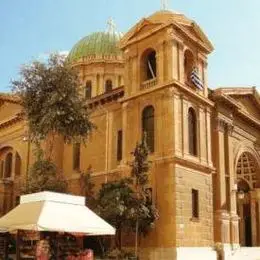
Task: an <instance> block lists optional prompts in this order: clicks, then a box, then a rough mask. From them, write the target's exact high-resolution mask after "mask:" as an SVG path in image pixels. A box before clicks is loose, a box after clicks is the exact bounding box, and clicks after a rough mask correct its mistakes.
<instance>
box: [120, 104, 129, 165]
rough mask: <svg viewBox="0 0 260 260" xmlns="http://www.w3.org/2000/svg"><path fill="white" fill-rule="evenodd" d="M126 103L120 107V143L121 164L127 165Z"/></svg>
mask: <svg viewBox="0 0 260 260" xmlns="http://www.w3.org/2000/svg"><path fill="white" fill-rule="evenodd" d="M127 123H128V102H125V103H123V105H122V131H123V141H122V164H126V163H127V157H128V146H127V138H126V136H128V134H127V130H128V128H129V127H128V124H127Z"/></svg>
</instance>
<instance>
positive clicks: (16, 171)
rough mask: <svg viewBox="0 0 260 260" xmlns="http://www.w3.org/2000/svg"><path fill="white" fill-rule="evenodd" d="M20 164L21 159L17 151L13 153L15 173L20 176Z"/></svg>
mask: <svg viewBox="0 0 260 260" xmlns="http://www.w3.org/2000/svg"><path fill="white" fill-rule="evenodd" d="M21 164H22V160H21V157H20V155H19V154H18V153H16V154H15V175H16V176H20V175H21Z"/></svg>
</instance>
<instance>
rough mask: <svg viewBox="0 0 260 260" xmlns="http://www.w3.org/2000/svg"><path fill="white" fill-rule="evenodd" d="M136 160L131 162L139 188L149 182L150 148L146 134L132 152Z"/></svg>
mask: <svg viewBox="0 0 260 260" xmlns="http://www.w3.org/2000/svg"><path fill="white" fill-rule="evenodd" d="M132 154H133V156H134V160H133V161H132V162H131V163H130V166H131V174H132V177H134V178H135V180H136V186H137V187H138V188H144V186H145V185H146V184H147V183H148V172H149V161H148V155H149V149H148V147H147V143H146V136H145V135H144V137H143V138H142V141H141V143H137V144H136V147H135V149H134V152H132Z"/></svg>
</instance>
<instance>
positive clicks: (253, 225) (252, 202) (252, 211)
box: [250, 191, 257, 246]
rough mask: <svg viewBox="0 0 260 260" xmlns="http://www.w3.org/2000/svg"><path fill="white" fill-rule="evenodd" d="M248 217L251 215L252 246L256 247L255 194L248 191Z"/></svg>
mask: <svg viewBox="0 0 260 260" xmlns="http://www.w3.org/2000/svg"><path fill="white" fill-rule="evenodd" d="M250 215H251V232H252V245H253V246H256V245H257V226H256V192H255V191H250Z"/></svg>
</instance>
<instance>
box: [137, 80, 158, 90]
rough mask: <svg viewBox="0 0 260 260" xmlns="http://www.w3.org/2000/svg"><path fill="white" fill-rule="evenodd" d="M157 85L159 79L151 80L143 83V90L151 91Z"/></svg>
mask: <svg viewBox="0 0 260 260" xmlns="http://www.w3.org/2000/svg"><path fill="white" fill-rule="evenodd" d="M156 85H157V78H153V79H149V80H146V81H143V82H142V83H141V90H145V89H149V88H152V87H154V86H156Z"/></svg>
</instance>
